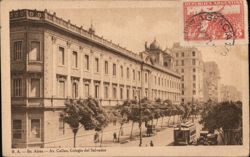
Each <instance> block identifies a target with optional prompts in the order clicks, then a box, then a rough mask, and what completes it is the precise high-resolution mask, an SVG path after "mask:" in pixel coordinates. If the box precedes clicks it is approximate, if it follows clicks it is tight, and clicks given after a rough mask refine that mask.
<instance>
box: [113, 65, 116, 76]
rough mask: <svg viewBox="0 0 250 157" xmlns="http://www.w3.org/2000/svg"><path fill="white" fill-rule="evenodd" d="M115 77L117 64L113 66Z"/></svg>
mask: <svg viewBox="0 0 250 157" xmlns="http://www.w3.org/2000/svg"><path fill="white" fill-rule="evenodd" d="M113 75H114V76H115V75H116V64H113Z"/></svg>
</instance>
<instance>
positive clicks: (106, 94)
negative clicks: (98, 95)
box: [104, 85, 109, 99]
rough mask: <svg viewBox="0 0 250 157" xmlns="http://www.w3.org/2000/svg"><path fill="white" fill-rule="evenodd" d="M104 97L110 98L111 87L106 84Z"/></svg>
mask: <svg viewBox="0 0 250 157" xmlns="http://www.w3.org/2000/svg"><path fill="white" fill-rule="evenodd" d="M104 98H105V99H108V98H109V87H108V85H106V86H105V87H104Z"/></svg>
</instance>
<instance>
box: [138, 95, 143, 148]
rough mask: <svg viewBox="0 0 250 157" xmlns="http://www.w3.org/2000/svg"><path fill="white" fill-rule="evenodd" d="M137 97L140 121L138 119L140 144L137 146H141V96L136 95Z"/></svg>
mask: <svg viewBox="0 0 250 157" xmlns="http://www.w3.org/2000/svg"><path fill="white" fill-rule="evenodd" d="M138 97H139V112H140V115H139V116H140V121H139V128H140V144H139V146H140V147H141V146H142V131H141V129H142V128H141V125H142V113H141V98H140V95H139V96H138Z"/></svg>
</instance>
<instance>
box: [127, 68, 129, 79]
mask: <svg viewBox="0 0 250 157" xmlns="http://www.w3.org/2000/svg"><path fill="white" fill-rule="evenodd" d="M127 79H129V68H127Z"/></svg>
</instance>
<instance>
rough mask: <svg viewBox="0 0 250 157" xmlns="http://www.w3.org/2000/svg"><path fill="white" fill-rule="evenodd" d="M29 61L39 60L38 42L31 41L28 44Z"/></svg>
mask: <svg viewBox="0 0 250 157" xmlns="http://www.w3.org/2000/svg"><path fill="white" fill-rule="evenodd" d="M29 60H30V61H39V60H40V42H38V41H32V42H31V45H30V52H29Z"/></svg>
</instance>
